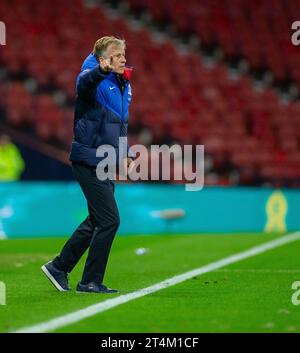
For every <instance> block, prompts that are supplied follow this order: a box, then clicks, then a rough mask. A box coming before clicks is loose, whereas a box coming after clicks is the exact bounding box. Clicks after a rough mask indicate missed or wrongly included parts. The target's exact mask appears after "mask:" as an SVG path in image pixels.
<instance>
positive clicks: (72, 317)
mask: <svg viewBox="0 0 300 353" xmlns="http://www.w3.org/2000/svg"><path fill="white" fill-rule="evenodd" d="M299 239H300V232H296V233H292V234H290V235H285V236H283V237H281V238H279V239H275V240H272V241H269V242H267V243H263V244H261V245H259V246H255V247H253V248H251V249H249V250H246V251H243V252H241V253H237V254H234V255H231V256H229V257H226V258H223V259H221V260H219V261H215V262H212V263H210V264H208V265H205V266H202V267H199V268H197V269H194V270H192V271H188V272H185V273H183V274H180V275H177V276H174V277H172V278H169V279H166V280H164V281H162V282H159V283H157V284H155V285H152V286H150V287H146V288H143V289H140V290H137V291H135V292H133V293H129V294H125V295H120V296H118V297H116V298H113V299H108V300H105V301H103V302H101V303H98V304H94V305H91V306H89V307H87V308H84V309H81V310H77V311H75V312H73V313H70V314H66V315H63V316H60V317H57V318H55V319H52V320H49V321H46V322H42V323H40V324H37V325H33V326H29V327H24V328H21V329H19V330H16V331H13V332H15V333H27V332H28V333H29V332H49V331H54V330H56V329H58V328H60V327H64V326H67V325H70V324H73V323H76V322H79V321H81V320H83V319H86V318H88V317H91V316H94V315H96V314H98V313H101V312H103V311H106V310H109V309H112V308H114V307H116V306H119V305H121V304H124V303H127V302H129V301H132V300H134V299H137V298H141V297H143V296H146V295H149V294H151V293H155V292H157V291H159V290H162V289H164V288H168V287H170V286H174V285H176V284H179V283H181V282H184V281H186V280H187V279H190V278H193V277H195V276H199V275H202V274H205V273H207V272H211V271H214V270H216V269H219V268H222V267H224V266H227V265H230V264H232V263H235V262H238V261H241V260H244V259H247V258H249V257H253V256H256V255H259V254H262V253H264V252H266V251H269V250H272V249H275V248H277V247H280V246H283V245H285V244H288V243H291V242H294V241H297V240H299Z"/></svg>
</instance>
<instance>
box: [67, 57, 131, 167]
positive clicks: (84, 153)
mask: <svg viewBox="0 0 300 353" xmlns="http://www.w3.org/2000/svg"><path fill="white" fill-rule="evenodd" d="M76 93H77V96H76V103H75V115H74V140H73V142H72V149H71V153H70V161H72V162H81V163H84V164H86V165H89V166H97V164H98V163H99V162H100V161H101V159H103V158H101V157H96V150H97V148H98V147H99V146H101V145H104V144H108V145H111V146H113V147H114V148H115V149H116V153H117V157H118V148H119V137H120V136H127V126H128V110H129V105H130V101H131V87H130V84H129V81H128V80H125V79H124V78H123V76H121V75H119V74H116V73H113V72H110V73H105V72H103V71H102V70H101V68H100V65H99V63H98V61H97V60H96V57H95V56H94V55H93V54H90V55H89V56H88V57H87V58H86V59H85V61H84V63H83V65H82V68H81V72H80V74H79V75H78V77H77V84H76ZM117 160H118V159H117Z"/></svg>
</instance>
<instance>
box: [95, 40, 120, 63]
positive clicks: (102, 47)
mask: <svg viewBox="0 0 300 353" xmlns="http://www.w3.org/2000/svg"><path fill="white" fill-rule="evenodd" d="M110 44H114V45H116V46H121V47H124V49H125V48H126V42H125V40H124V39H119V38H117V37H114V36H105V37H102V38H99V39H98V40H96V42H95V44H94V49H93V54H94V55H95V56H96V57H97V59H98V58H99V57H100V56H104V54H105V51H106V49H107V47H108V46H109V45H110Z"/></svg>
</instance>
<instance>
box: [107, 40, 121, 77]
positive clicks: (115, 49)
mask: <svg viewBox="0 0 300 353" xmlns="http://www.w3.org/2000/svg"><path fill="white" fill-rule="evenodd" d="M106 57H107V58H110V64H111V67H112V70H113V71H114V72H116V73H118V74H123V73H124V69H125V64H126V59H125V48H124V47H123V46H120V45H115V44H110V45H109V46H108V47H107V49H106Z"/></svg>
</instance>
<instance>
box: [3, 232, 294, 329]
mask: <svg viewBox="0 0 300 353" xmlns="http://www.w3.org/2000/svg"><path fill="white" fill-rule="evenodd" d="M282 236H284V235H276V234H232V235H164V236H162V235H160V236H158V235H157V236H126V237H125V236H124V237H121V236H117V237H116V239H115V242H114V244H113V247H112V252H111V255H110V259H109V263H108V268H107V273H106V276H105V284H106V285H108V286H109V287H112V288H117V289H120V290H121V291H122V292H123V293H128V292H131V291H135V290H138V289H141V288H145V287H147V286H150V285H152V284H155V283H158V282H160V281H163V280H165V279H167V278H170V277H172V276H174V275H177V274H181V273H184V272H187V271H189V270H192V269H194V268H198V267H200V266H203V265H206V264H209V263H211V262H214V261H216V260H220V259H222V258H224V257H227V256H230V255H232V254H236V253H239V252H241V251H244V250H247V249H249V248H251V247H253V246H256V245H258V244H261V243H264V242H267V241H270V240H272V239H276V238H279V237H282ZM64 242H65V239H64V238H44V239H26V240H25V239H24V240H4V241H0V281H2V282H4V283H5V284H6V291H7V299H6V305H0V332H9V331H13V330H16V329H19V328H21V327H26V326H29V325H33V324H38V323H40V322H44V321H47V320H50V319H53V318H56V317H58V316H62V315H64V314H67V313H71V312H74V311H76V310H79V309H83V308H86V307H87V306H89V305H92V304H95V303H99V302H101V301H104V300H106V299H108V298H114V297H116V296H117V295H118V294H113V295H105V294H100V295H99V294H76V292H75V291H74V290H73V291H72V292H69V293H65V292H64V293H61V292H58V291H56V290H55V288H54V287H53V286H52V285H51V283H50V282H49V281H48V280H47V279H46V277H45V276H44V275H43V273H42V272H41V270H40V267H41V265H42V264H44V263H45V262H47V261H48V260H50V259H51V258H53V257H54V256H55V255H56V254H57V252H59V250H60V248H61V247H62V245H63V244H64ZM140 247H144V248H148V249H149V252H148V253H146V254H144V255H141V256H138V255H136V254H135V249H137V248H140ZM299 253H300V241H295V242H293V243H290V244H286V245H283V246H281V247H279V248H276V249H273V250H270V251H267V252H266V253H263V254H260V255H257V256H254V257H251V258H248V259H245V260H242V261H239V262H236V263H234V264H231V265H229V266H226V267H224V268H220V269H219V270H215V271H212V272H209V273H206V274H204V275H202V276H198V277H197V278H193V279H189V280H187V281H185V282H182V283H180V284H177V285H175V286H172V287H169V288H166V289H163V290H160V291H158V292H155V293H153V294H150V295H147V296H144V297H142V298H139V299H136V300H133V301H131V302H128V303H125V304H122V305H120V306H118V307H115V308H113V309H110V310H108V311H105V312H103V313H99V314H97V315H95V316H92V317H90V318H87V319H84V320H82V321H80V322H77V323H75V324H72V325H70V326H65V327H62V328H60V329H59V330H57V331H55V332H105V333H107V332H126V333H127V332H154V333H158V332H300V306H295V305H293V304H292V301H291V297H292V294H293V292H294V291H293V290H292V283H293V282H295V281H299V280H300V256H299ZM83 265H84V258H83V259H82V261H81V262H80V263H79V264H78V265H77V266H76V268H75V269H74V271H73V272H72V273H71V274H70V285H71V288H73V289H74V288H75V287H76V284H77V281H78V280H80V277H81V271H82V269H83ZM121 294H122V293H121Z"/></svg>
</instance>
